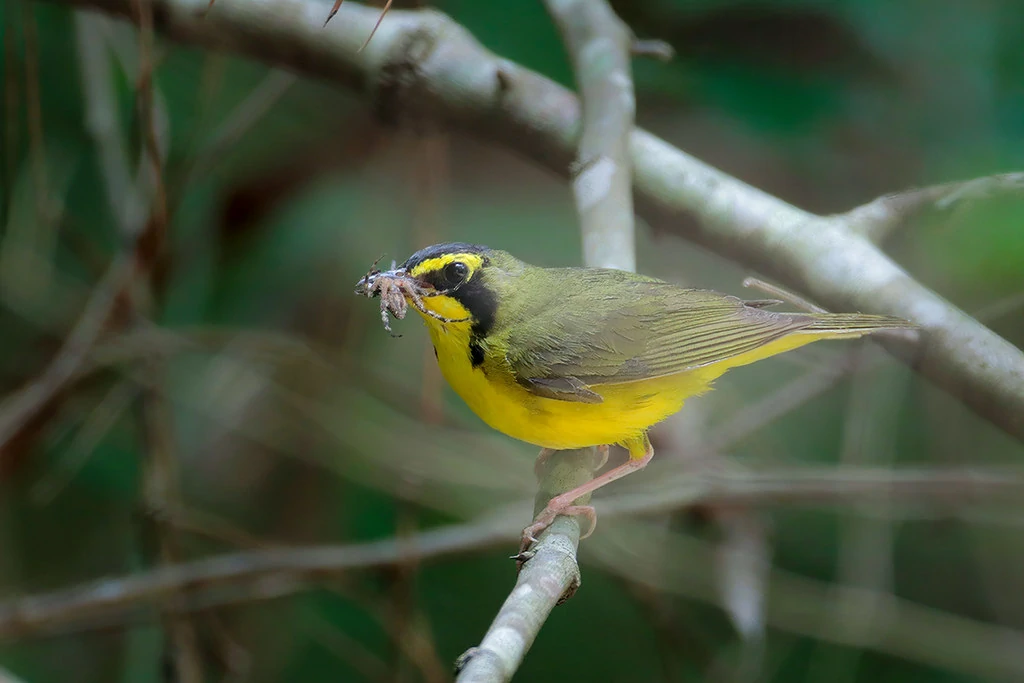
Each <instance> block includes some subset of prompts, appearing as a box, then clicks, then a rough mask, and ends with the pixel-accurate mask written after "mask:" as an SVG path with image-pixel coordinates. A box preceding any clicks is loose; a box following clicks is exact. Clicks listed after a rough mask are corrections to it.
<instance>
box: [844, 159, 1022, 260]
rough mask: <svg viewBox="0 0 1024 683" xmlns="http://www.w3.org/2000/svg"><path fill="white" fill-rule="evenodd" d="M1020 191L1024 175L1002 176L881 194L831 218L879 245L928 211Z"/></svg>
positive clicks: (943, 209)
mask: <svg viewBox="0 0 1024 683" xmlns="http://www.w3.org/2000/svg"><path fill="white" fill-rule="evenodd" d="M1022 192H1024V173H1003V174H1000V175H992V176H986V177H984V178H973V179H971V180H962V181H959V182H954V183H943V184H941V185H933V186H931V187H923V188H918V189H914V190H907V191H906V192H897V193H895V194H887V195H882V196H881V197H879V198H878V199H875V200H874V201H871V202H868V203H867V204H863V205H862V206H858V207H856V208H855V209H852V210H850V211H848V212H846V213H845V214H840V215H839V216H835V217H834V218H835V219H836V220H840V221H843V222H845V223H846V224H847V225H848V226H849V228H850V230H852V231H854V232H857V233H860V234H861V235H863V236H864V237H866V238H867V239H869V240H871V241H872V242H876V243H880V242H883V241H884V240H885V238H886V237H888V236H889V235H890V234H891V233H892V231H893V230H895V229H896V228H898V227H900V226H902V225H905V224H906V223H907V222H908V221H910V220H912V219H913V218H915V217H917V216H918V215H919V214H921V213H924V212H925V211H928V210H929V209H937V210H940V211H945V210H947V209H949V208H950V207H952V206H954V205H955V204H958V203H960V202H963V201H968V200H972V199H987V198H990V197H993V196H996V195H1000V194H1021V193H1022Z"/></svg>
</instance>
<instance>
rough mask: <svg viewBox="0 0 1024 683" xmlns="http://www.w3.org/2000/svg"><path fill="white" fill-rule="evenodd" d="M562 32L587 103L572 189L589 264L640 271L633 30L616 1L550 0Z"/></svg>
mask: <svg viewBox="0 0 1024 683" xmlns="http://www.w3.org/2000/svg"><path fill="white" fill-rule="evenodd" d="M545 4H546V5H547V8H548V12H549V13H550V14H551V16H552V17H553V18H554V20H555V23H556V24H558V28H559V30H560V31H561V33H562V37H563V39H564V40H565V44H566V47H567V49H568V51H569V56H570V58H571V59H572V65H573V71H574V72H575V74H576V83H577V86H578V88H579V92H580V100H581V102H582V106H583V112H582V121H581V124H582V133H581V135H580V141H579V151H578V156H577V157H576V161H575V162H574V164H573V169H572V175H573V181H572V186H573V193H574V194H575V196H576V210H577V211H578V212H579V215H580V226H581V228H582V231H583V260H584V262H585V263H586V264H587V265H588V266H597V267H602V268H618V269H620V270H629V271H635V270H636V244H635V238H634V227H633V184H632V170H633V169H632V164H631V163H630V158H629V136H630V133H632V131H633V117H634V114H635V113H636V96H635V95H634V94H633V76H632V70H631V67H630V63H629V55H630V47H631V45H632V42H633V35H632V33H631V32H630V30H629V29H628V28H627V27H626V25H625V24H623V23H622V22H621V21H620V20H619V18H618V17H617V16H615V13H614V12H613V11H612V9H611V7H609V6H608V4H607V3H605V2H594V1H593V0H546V2H545Z"/></svg>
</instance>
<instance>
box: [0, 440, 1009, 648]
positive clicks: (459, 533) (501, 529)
mask: <svg viewBox="0 0 1024 683" xmlns="http://www.w3.org/2000/svg"><path fill="white" fill-rule="evenodd" d="M583 452H585V451H583ZM557 460H559V461H563V462H562V463H561V465H562V467H563V468H564V469H563V470H562V471H563V472H572V471H576V470H578V468H577V467H575V466H574V465H575V464H574V463H572V462H571V460H568V459H566V458H559V459H557ZM555 464H556V465H558V464H559V463H558V462H556V463H555ZM541 495H542V494H541ZM549 495H550V494H549ZM1022 495H1024V471H1021V470H1018V469H973V470H972V469H960V468H950V469H930V470H925V469H896V470H884V469H853V468H849V469H835V468H815V467H802V468H792V469H788V470H782V471H773V472H771V473H757V472H749V471H743V472H729V473H716V474H701V473H687V474H686V475H685V476H683V477H680V479H679V481H671V480H666V481H664V482H663V486H662V487H661V488H660V490H658V491H647V490H645V491H644V493H642V494H636V495H630V494H618V495H615V496H609V497H608V498H605V499H603V500H602V501H600V502H599V503H598V507H599V514H600V515H601V516H602V518H611V517H618V516H632V515H653V514H661V513H665V512H671V511H673V510H678V509H680V508H681V507H685V506H688V505H697V504H703V505H710V506H716V505H721V506H726V507H728V506H735V505H744V506H773V505H810V506H837V505H857V504H862V503H863V502H865V501H870V500H888V501H890V502H891V503H893V504H894V505H895V504H900V505H907V506H917V505H922V504H932V505H936V506H938V507H939V509H940V510H941V511H942V513H943V514H944V515H948V514H951V513H952V512H953V511H955V510H956V509H958V508H965V507H968V506H972V505H990V504H996V503H1000V502H1003V503H1016V502H1019V501H1020V499H1021V496H1022ZM522 511H523V507H522V506H520V505H516V506H512V507H510V508H508V509H500V510H496V511H494V513H493V514H491V515H488V516H487V517H485V518H483V519H481V520H477V521H474V522H469V523H465V524H456V525H452V526H448V527H441V528H439V529H433V530H430V531H425V532H422V533H419V534H415V535H413V536H411V537H408V538H395V539H387V540H383V541H375V542H371V543H365V544H360V545H346V546H326V545H324V546H307V547H294V548H269V549H261V550H254V551H244V552H238V553H232V554H225V555H219V556H216V557H212V558H208V559H202V560H195V561H190V562H184V563H181V564H174V565H167V566H164V567H157V568H154V569H150V570H148V571H144V572H140V573H137V574H132V575H129V576H121V577H112V578H105V579H100V580H98V581H91V582H87V583H83V584H80V585H78V586H73V587H71V588H67V589H63V590H59V591H55V592H51V593H43V594H39V595H32V596H25V597H18V598H13V599H11V600H8V601H7V602H3V603H0V642H3V641H6V640H13V639H19V638H25V637H30V636H38V635H42V634H47V633H55V632H64V631H69V630H81V629H84V628H95V627H107V626H110V625H112V624H117V623H121V622H123V621H125V620H126V619H128V618H131V617H132V616H134V615H137V614H138V612H139V611H140V610H141V609H143V608H166V607H167V606H169V605H171V604H172V603H173V605H174V606H176V608H177V609H178V610H179V611H186V612H187V611H192V610H198V609H208V608H210V607H214V606H225V605H236V604H243V603H251V602H256V601H260V600H267V599H271V598H277V597H281V596H285V595H290V594H293V593H296V592H299V591H301V590H305V589H306V588H308V587H309V582H315V581H318V580H323V579H327V578H331V577H334V576H337V575H338V574H340V573H343V572H345V571H350V570H353V569H372V568H376V567H386V566H394V565H399V564H402V563H406V562H409V561H410V560H413V559H415V560H417V561H420V562H422V561H425V560H428V559H441V558H444V557H448V556H451V555H454V554H459V553H465V552H470V551H473V550H478V549H480V548H485V547H489V546H492V545H497V544H502V543H507V542H509V541H510V540H512V539H516V538H518V536H519V532H520V531H521V522H518V521H517V520H521V516H520V514H521V513H522ZM563 520H564V521H565V522H571V521H572V519H571V518H567V517H559V518H558V519H557V520H556V522H555V524H553V525H552V530H551V531H550V532H549V533H551V534H552V535H563V536H564V535H566V531H565V530H566V529H570V532H569V533H571V527H559V526H557V525H558V524H560V523H562V522H563ZM576 533H577V534H578V527H577V530H576ZM570 540H571V536H570ZM565 547H566V546H565V542H564V541H562V540H559V541H558V543H557V544H554V546H553V548H554V552H553V555H554V553H557V552H558V551H559V549H561V550H562V551H563V552H562V553H561V554H562V555H564V550H565ZM538 555H539V552H538ZM537 559H538V557H534V559H533V560H531V561H530V562H529V563H527V565H526V566H525V567H524V569H523V572H522V573H521V574H520V576H521V577H523V576H525V577H527V580H532V578H531V577H532V575H531V574H529V573H528V572H527V569H528V568H529V567H530V565H531V564H533V563H534V561H536V560H537ZM552 559H554V560H556V561H557V560H559V559H560V558H556V557H552ZM546 562H547V560H545V559H543V558H541V562H539V563H538V565H539V567H538V570H537V573H538V574H540V573H541V572H544V573H547V574H548V575H555V576H558V574H555V573H553V572H552V571H551V570H550V569H549V568H543V569H542V568H541V567H543V566H544V565H545V564H546ZM572 564H573V566H574V565H575V560H573V563H572ZM568 583H571V581H569V582H568ZM520 585H523V584H522V581H521V582H520ZM559 585H561V584H559ZM566 585H568V584H566ZM551 594H556V597H555V599H556V600H557V596H559V595H561V592H560V591H558V590H555V589H554V588H553V587H552V588H545V589H544V590H543V592H542V595H551ZM549 609H550V608H549ZM525 646H526V647H528V646H529V643H525ZM524 652H525V650H524Z"/></svg>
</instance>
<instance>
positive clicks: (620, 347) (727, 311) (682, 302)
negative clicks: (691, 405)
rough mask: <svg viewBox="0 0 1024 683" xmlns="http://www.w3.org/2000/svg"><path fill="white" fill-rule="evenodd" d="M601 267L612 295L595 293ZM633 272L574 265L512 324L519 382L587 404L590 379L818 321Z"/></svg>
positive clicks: (638, 372)
mask: <svg viewBox="0 0 1024 683" xmlns="http://www.w3.org/2000/svg"><path fill="white" fill-rule="evenodd" d="M606 273H615V275H613V276H611V275H609V276H607V277H609V278H612V277H614V279H615V287H614V293H610V294H605V295H604V296H600V297H595V296H593V292H594V291H595V289H596V290H598V291H600V290H601V289H602V287H601V281H600V279H601V277H602V276H603V274H606ZM634 277H635V278H636V279H635V280H632V279H626V278H624V275H623V274H622V273H619V272H617V271H599V270H590V271H579V272H578V273H577V277H576V279H575V280H574V281H573V283H574V284H573V285H570V286H568V287H562V288H561V289H560V291H559V292H558V293H557V301H550V300H549V301H546V302H544V305H543V306H542V307H540V310H536V311H532V312H530V315H529V318H530V320H529V324H528V325H510V326H509V327H508V328H507V332H506V334H505V335H504V336H505V337H506V339H505V348H507V349H508V352H507V353H506V356H505V358H506V362H507V364H508V366H509V369H510V370H511V371H512V373H513V374H514V376H515V377H516V379H517V381H518V382H519V383H520V384H522V385H523V386H526V387H528V388H531V390H535V389H536V393H539V394H541V395H546V396H549V397H552V398H560V399H562V400H577V401H578V400H586V401H592V400H593V395H592V392H589V391H586V387H587V386H597V385H602V384H619V383H626V382H635V381H640V380H644V379H651V378H655V377H663V376H666V375H672V374H676V373H680V372H685V371H687V370H691V369H694V368H698V367H702V366H705V365H710V364H712V363H716V362H720V361H723V360H726V359H728V358H732V357H735V356H737V355H740V354H743V353H747V352H749V351H753V350H754V349H757V348H758V347H760V346H763V345H764V344H767V343H769V342H771V341H774V340H775V339H778V338H779V337H781V336H784V335H786V334H789V333H791V332H795V331H797V330H800V329H802V328H805V327H809V326H811V325H812V324H813V323H814V322H815V319H814V318H813V317H812V316H809V315H802V314H790V313H775V312H771V311H766V310H764V308H763V307H764V306H765V305H766V304H767V302H763V301H756V302H752V305H747V304H745V303H744V302H743V301H741V300H740V299H737V298H736V297H732V296H728V295H725V294H719V293H717V292H713V291H709V290H698V289H683V288H681V287H677V286H675V285H671V284H668V283H665V282H660V281H657V280H649V279H646V278H641V277H640V276H634ZM624 280H625V281H624ZM563 282H564V280H563ZM607 289H612V288H611V287H608V288H605V290H606V291H607ZM552 304H554V305H552ZM553 388H557V389H559V390H558V391H554V392H553V391H552V389H553ZM570 388H571V390H570V391H562V389H570Z"/></svg>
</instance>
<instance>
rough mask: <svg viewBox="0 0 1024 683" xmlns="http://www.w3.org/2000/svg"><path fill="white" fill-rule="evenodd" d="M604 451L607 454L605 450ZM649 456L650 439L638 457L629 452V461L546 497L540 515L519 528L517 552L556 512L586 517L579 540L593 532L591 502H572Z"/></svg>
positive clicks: (643, 464) (642, 464)
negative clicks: (556, 494) (588, 524)
mask: <svg viewBox="0 0 1024 683" xmlns="http://www.w3.org/2000/svg"><path fill="white" fill-rule="evenodd" d="M606 448H607V447H606ZM605 453H606V454H607V450H606V451H605ZM548 455H550V454H548ZM540 457H546V456H545V454H544V452H543V451H542V452H541V456H540ZM653 457H654V448H653V447H652V446H651V444H650V442H647V450H646V451H645V452H644V454H643V455H642V456H641V457H639V458H637V457H633V455H632V454H630V458H629V460H627V461H626V462H624V463H622V464H621V465H619V466H618V467H613V468H612V469H610V470H608V471H607V472H605V473H604V474H602V475H600V476H598V477H594V478H593V479H591V480H590V481H588V482H587V483H586V484H583V485H582V486H577V487H576V488H574V489H573V490H571V491H567V492H566V493H563V494H561V495H558V496H555V497H554V498H552V499H551V500H549V501H548V504H547V507H545V508H544V509H543V510H541V512H540V514H539V515H537V517H536V518H535V519H534V520H533V524H531V525H530V526H528V527H526V528H525V529H523V540H522V543H521V544H520V546H519V552H520V554H522V553H524V552H526V550H527V549H528V548H529V547H530V545H531V544H532V543H536V542H537V538H536V536H537V534H539V533H540V532H542V531H544V529H547V528H548V527H549V526H551V522H553V521H555V517H557V516H558V515H580V516H583V517H586V518H587V521H589V522H590V528H588V529H587V532H586V533H585V534H583V535H582V536H580V540H581V541H582V540H583V539H584V538H586V537H587V536H589V535H590V534H592V533H594V528H595V527H596V526H597V513H595V512H594V507H593V506H592V505H575V504H574V503H575V501H576V499H577V498H579V497H580V496H585V495H587V494H588V493H592V492H594V491H596V490H597V489H599V488H601V487H602V486H604V485H605V484H610V483H612V482H613V481H615V480H616V479H622V478H623V477H624V476H626V475H627V474H632V473H633V472H636V471H637V470H642V469H643V468H644V467H646V466H647V463H649V462H650V461H651V458H653ZM539 459H540V458H538V460H539Z"/></svg>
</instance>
